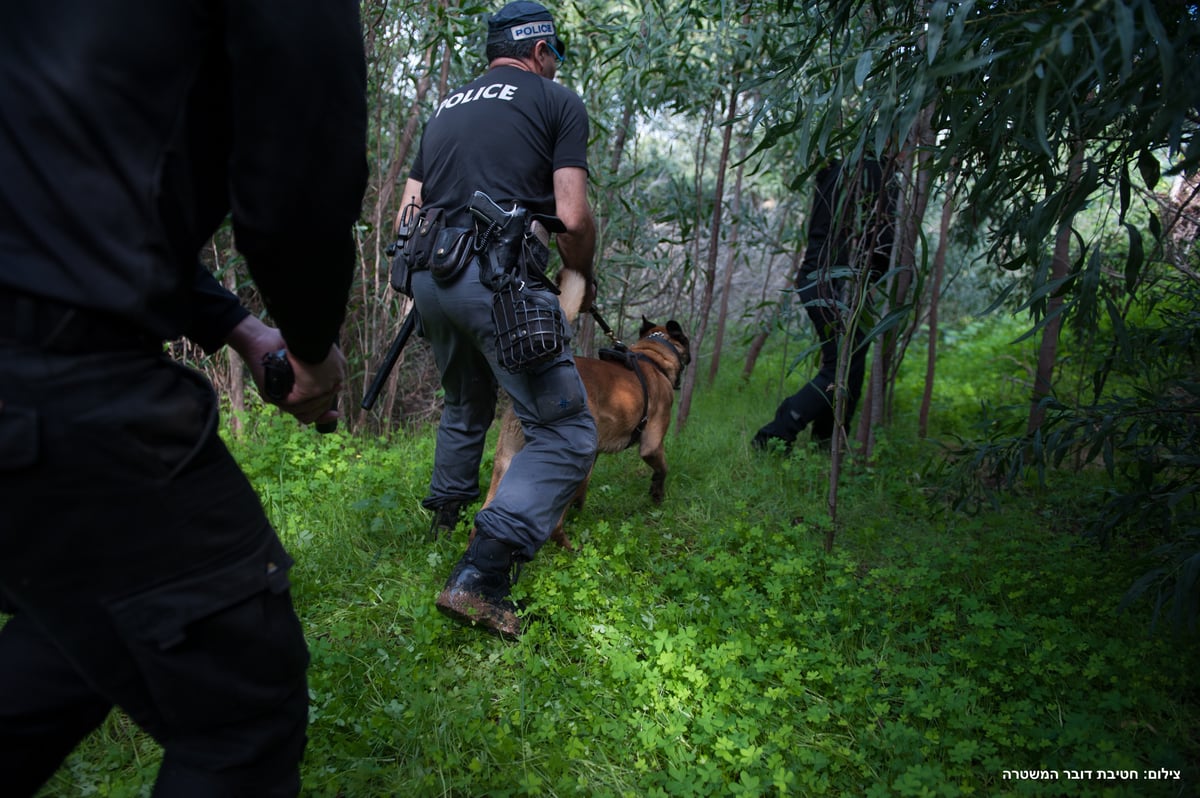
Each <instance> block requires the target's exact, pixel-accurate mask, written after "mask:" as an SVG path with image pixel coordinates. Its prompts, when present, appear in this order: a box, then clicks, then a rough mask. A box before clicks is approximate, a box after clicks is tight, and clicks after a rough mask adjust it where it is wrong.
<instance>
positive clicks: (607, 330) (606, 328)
mask: <svg viewBox="0 0 1200 798" xmlns="http://www.w3.org/2000/svg"><path fill="white" fill-rule="evenodd" d="M588 313H590V314H592V318H593V319H595V320H596V323H597V324H599V325H600V329H601V330H603V331H604V334H605V335H607V336H608V340H610V341H612V342H613V346H616V347H617V348H619V349H622V350H624V349H628V348H629V347H627V346H625V344H623V343H621V341H619V340H617V335H616V333H614V332H613V329H612V327H609V326H608V322H606V321H605V320H604V317H603V316H601V315H600V311H599V310H597V309H596V306H595V305H592V306H591V308H589V309H588Z"/></svg>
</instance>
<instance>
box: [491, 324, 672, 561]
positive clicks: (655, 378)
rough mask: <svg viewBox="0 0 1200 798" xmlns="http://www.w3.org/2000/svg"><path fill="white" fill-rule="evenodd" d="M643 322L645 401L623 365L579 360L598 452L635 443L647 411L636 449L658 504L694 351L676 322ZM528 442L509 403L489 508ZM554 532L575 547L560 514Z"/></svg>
mask: <svg viewBox="0 0 1200 798" xmlns="http://www.w3.org/2000/svg"><path fill="white" fill-rule="evenodd" d="M642 322H643V323H642V328H641V332H640V338H639V340H638V341H637V343H635V344H633V345H632V346H631V347H629V349H630V351H631V352H633V353H634V354H635V355H637V356H638V368H639V369H640V370H641V374H642V377H643V378H644V379H645V381H646V393H645V399H644V400H643V395H642V383H641V381H640V380H639V379H638V375H637V372H635V371H634V370H632V369H630V368H628V367H627V366H626V365H625V364H623V363H620V362H613V361H611V360H601V359H597V358H591V357H577V358H575V365H576V368H578V369H579V376H580V377H581V378H582V379H583V385H584V388H585V389H586V390H587V397H588V410H590V411H591V413H592V418H594V419H595V420H596V437H597V451H598V452H606V453H614V452H620V451H623V450H624V449H627V448H629V447H630V446H632V445H633V443H634V438H633V436H634V433H635V431H636V430H637V428H638V425H639V424H640V423H641V421H642V418H643V414H644V417H645V419H646V425H645V427H644V428H643V429H642V431H641V435H640V437H639V439H638V440H637V444H638V454H640V455H641V457H642V460H644V461H645V462H646V464H647V465H649V466H650V469H651V471H652V474H651V477H650V498H651V500H652V501H653V502H654V503H655V504H658V503H660V502H661V501H662V500H663V495H664V492H665V485H666V479H667V459H666V455H665V452H664V449H663V442H664V441H665V440H666V437H667V430H668V429H669V428H670V426H671V407H672V405H673V404H674V401H675V388H676V386H677V385H678V383H679V380H680V378H681V377H682V374H683V370H684V368H685V367H686V366H687V364H688V363H689V362H690V361H691V351H690V348H689V342H688V339H687V336H685V335H684V334H683V329H682V328H681V327H680V326H679V325H678V324H677V323H676V322H675V321H668V322H667V323H666V325H663V326H660V325H656V324H653V323H652V322H650V321H647V320H646V319H643V320H642ZM524 445H525V435H524V433H523V432H522V431H521V423H520V421H518V420H517V416H516V414H515V413H513V410H512V408H511V407H509V408H508V409H507V410H506V411H505V413H504V416H503V418H502V419H501V422H500V437H499V439H498V440H497V441H496V455H495V458H494V462H493V465H492V481H491V484H490V486H489V487H488V493H487V499H486V500H485V501H484V506H485V507H486V506H487V505H488V504H489V503H490V502H491V501H492V497H493V496H495V494H496V489H497V488H498V487H499V485H500V480H501V479H503V478H504V473H505V472H506V471H507V470H508V466H509V463H510V462H511V461H512V458H513V455H514V454H516V453H517V452H518V451H520V450H521V448H522V447H523V446H524ZM590 480H591V471H589V472H588V476H587V477H586V478H585V479H584V481H583V483H582V484H581V485H580V486H579V489H578V490H577V491H576V493H575V498H574V500H573V501H572V504H573V506H575V507H577V508H578V507H582V506H583V500H584V498H585V497H586V496H587V489H588V482H589V481H590ZM564 517H565V513H564ZM550 537H551V538H552V539H554V540H556V541H557V542H558V543H559V544H560V545H561V546H563V547H564V548H567V549H572V548H574V547H573V546H572V545H571V542H570V540H568V539H567V536H566V534H565V533H564V532H563V519H561V518H560V519H559V521H558V526H557V527H555V528H554V531H553V532H552V533H551V535H550Z"/></svg>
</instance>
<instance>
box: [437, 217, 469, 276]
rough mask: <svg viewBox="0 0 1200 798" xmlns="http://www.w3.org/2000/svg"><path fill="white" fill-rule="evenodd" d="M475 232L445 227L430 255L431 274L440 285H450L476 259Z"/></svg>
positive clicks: (440, 232) (467, 229)
mask: <svg viewBox="0 0 1200 798" xmlns="http://www.w3.org/2000/svg"><path fill="white" fill-rule="evenodd" d="M474 242H475V231H474V229H472V228H469V227H443V228H442V229H441V230H440V231H439V232H438V234H437V237H436V239H435V240H434V244H433V251H432V252H431V253H430V255H429V272H430V274H432V275H433V279H434V280H436V281H437V282H438V285H443V286H446V285H450V284H452V283H453V282H454V281H455V280H457V279H458V276H459V275H460V274H462V271H463V269H465V268H466V267H467V264H468V263H469V262H470V261H471V258H472V257H474V255H475V251H474V248H473V244H474Z"/></svg>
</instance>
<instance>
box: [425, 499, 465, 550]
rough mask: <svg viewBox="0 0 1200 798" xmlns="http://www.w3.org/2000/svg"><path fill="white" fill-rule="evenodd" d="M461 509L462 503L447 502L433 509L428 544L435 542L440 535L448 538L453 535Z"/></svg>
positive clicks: (460, 515) (459, 518)
mask: <svg viewBox="0 0 1200 798" xmlns="http://www.w3.org/2000/svg"><path fill="white" fill-rule="evenodd" d="M462 509H463V503H462V502H456V501H448V502H446V503H445V504H442V505H440V506H438V507H434V508H433V521H432V522H431V523H430V524H429V540H430V542H432V541H435V540H437V539H438V538H439V537H441V536H442V535H446V536H447V537H449V536H450V535H451V534H453V533H454V530H455V528H456V527H457V526H458V522H459V521H460V520H461V519H462Z"/></svg>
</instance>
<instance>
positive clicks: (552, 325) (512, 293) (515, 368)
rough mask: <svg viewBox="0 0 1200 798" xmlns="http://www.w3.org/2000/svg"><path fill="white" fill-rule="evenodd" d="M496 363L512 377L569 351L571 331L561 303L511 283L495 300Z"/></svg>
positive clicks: (499, 290)
mask: <svg viewBox="0 0 1200 798" xmlns="http://www.w3.org/2000/svg"><path fill="white" fill-rule="evenodd" d="M492 322H493V324H494V325H495V327H496V361H497V362H498V363H499V364H500V367H501V368H503V369H504V370H505V371H507V372H509V373H512V374H520V373H522V372H526V371H530V370H532V369H534V368H536V367H537V366H540V365H542V364H544V363H547V362H549V361H552V360H554V359H555V358H557V357H558V356H559V355H561V354H562V353H563V352H564V351H565V350H566V348H567V340H568V337H567V331H566V327H565V325H564V324H563V322H562V318H561V312H560V310H559V307H558V301H557V300H556V299H555V298H554V295H553V294H551V293H550V292H548V291H537V290H531V289H529V288H528V287H526V285H525V283H524V282H523V281H517V280H510V281H508V282H507V283H506V284H505V285H503V286H501V287H500V288H498V289H496V294H495V297H494V298H493V300H492Z"/></svg>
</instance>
